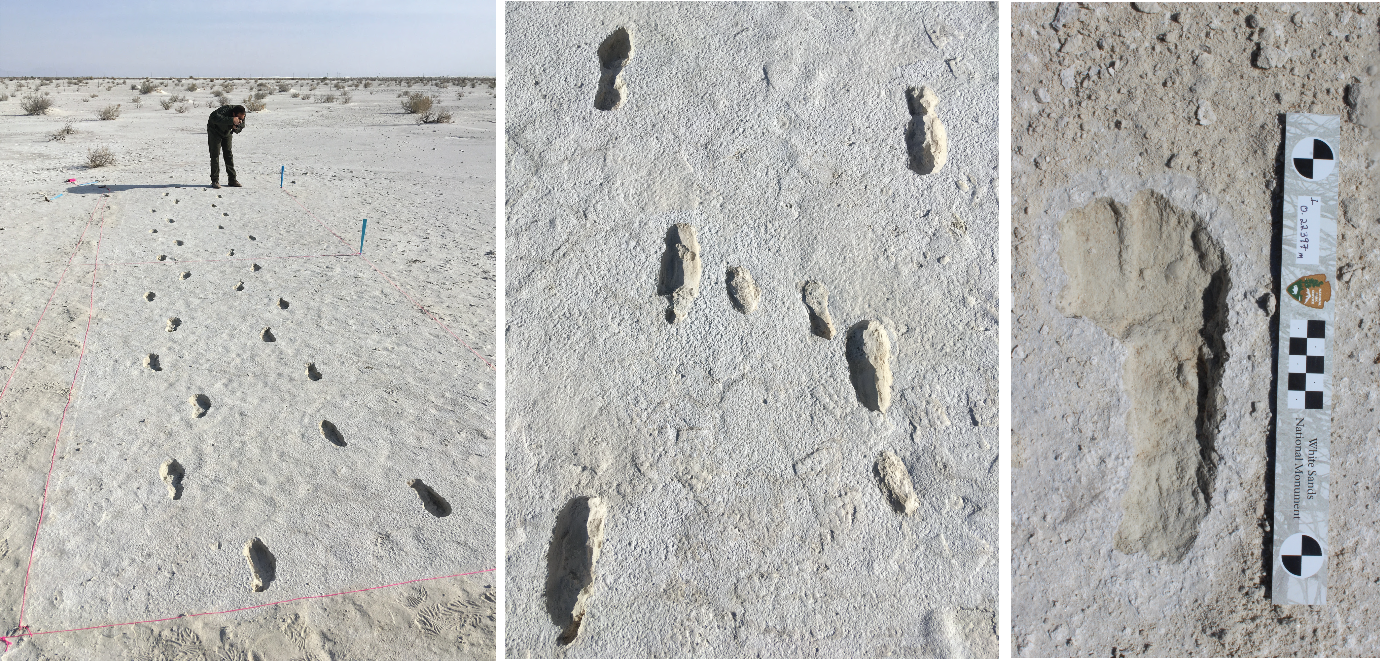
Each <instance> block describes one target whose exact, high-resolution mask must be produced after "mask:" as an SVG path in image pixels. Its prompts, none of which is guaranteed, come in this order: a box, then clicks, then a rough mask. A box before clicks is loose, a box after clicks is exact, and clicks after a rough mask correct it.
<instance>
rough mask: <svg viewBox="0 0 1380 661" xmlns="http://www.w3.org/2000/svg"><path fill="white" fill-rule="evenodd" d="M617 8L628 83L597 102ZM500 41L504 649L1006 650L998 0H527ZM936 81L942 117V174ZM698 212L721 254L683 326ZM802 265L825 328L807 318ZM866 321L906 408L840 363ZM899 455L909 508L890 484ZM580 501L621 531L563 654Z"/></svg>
mask: <svg viewBox="0 0 1380 661" xmlns="http://www.w3.org/2000/svg"><path fill="white" fill-rule="evenodd" d="M618 28H626V29H627V30H628V31H629V33H630V34H631V40H632V51H633V52H632V57H631V58H630V59H629V60H628V62H627V63H626V65H625V66H624V68H623V71H622V76H623V80H622V84H623V87H624V95H623V102H622V105H621V107H618V108H617V109H614V110H608V111H604V110H597V109H595V107H594V102H595V97H596V90H597V89H598V87H599V84H600V76H601V71H600V64H599V62H598V60H597V58H596V52H597V50H598V49H599V47H600V44H601V42H603V41H604V40H605V39H606V37H608V36H610V35H611V34H612V33H613V32H614V31H615V30H617V29H618ZM506 30H507V33H506V39H507V69H506V71H507V75H508V78H507V94H508V95H509V96H508V101H507V109H508V111H507V112H508V116H507V118H506V133H507V135H506V154H505V157H506V159H507V166H506V168H507V191H506V196H507V201H506V204H507V221H506V227H507V230H506V231H507V239H506V240H507V256H508V269H507V277H508V279H507V283H508V284H507V299H506V300H507V306H508V320H507V324H506V331H505V332H506V333H507V336H506V337H507V345H506V346H507V356H508V358H507V359H508V367H507V375H508V383H507V390H506V393H507V395H506V397H507V400H506V401H507V403H508V410H507V412H506V415H507V432H506V452H507V454H506V457H507V464H506V465H507V469H506V470H507V494H506V505H505V509H506V513H507V521H506V535H507V537H506V539H507V542H506V543H507V548H506V549H505V550H504V552H505V553H506V559H507V561H506V571H507V578H506V581H507V583H506V591H505V593H506V599H507V601H506V613H507V619H506V625H505V626H506V640H505V645H506V649H507V654H508V655H509V656H511V657H527V656H533V657H550V656H571V657H582V658H583V657H590V658H594V657H629V656H632V657H660V656H696V657H738V656H771V657H779V656H786V657H797V656H806V657H820V656H823V657H871V656H984V655H991V656H994V655H995V654H996V631H995V630H996V624H995V619H996V609H997V571H998V570H997V567H996V562H995V560H996V554H997V463H996V462H997V460H998V459H997V434H996V426H995V425H996V399H997V353H996V349H997V337H998V333H999V332H1000V329H999V328H998V327H997V308H996V306H997V286H998V283H997V268H996V264H997V258H996V249H997V231H998V220H997V198H996V186H997V185H998V182H997V163H998V158H999V155H998V153H997V141H996V132H997V122H998V116H997V60H996V51H997V32H996V30H997V14H996V9H995V8H994V7H993V6H990V5H984V4H977V3H973V4H962V3H960V4H943V3H915V4H900V3H876V4H858V5H842V4H828V5H824V4H808V3H804V4H795V3H790V4H774V3H762V4H699V3H685V4H670V3H647V4H636V3H558V4H544V3H509V4H508V6H507V27H506ZM931 34H933V37H931V36H930V35H931ZM922 85H923V86H928V87H930V88H932V89H933V90H934V91H935V92H936V93H937V94H938V96H939V98H940V101H939V104H938V107H937V114H938V116H939V118H940V119H941V121H942V122H943V123H944V124H945V126H946V127H947V136H948V160H947V164H946V165H945V166H944V167H943V169H942V170H940V171H938V172H936V173H934V174H930V175H923V176H922V175H920V174H917V173H916V172H914V171H912V170H911V169H909V168H908V156H907V149H906V137H905V135H906V127H907V124H908V122H910V120H911V116H910V113H909V111H908V108H907V101H906V98H905V91H906V89H907V88H908V87H911V86H922ZM677 223H686V224H689V225H691V226H693V227H694V228H695V231H696V237H697V238H696V242H697V243H698V247H699V263H700V266H701V267H702V275H701V279H700V282H699V288H698V297H697V298H695V300H694V301H693V302H692V303H690V305H689V306H688V308H687V310H688V312H687V314H686V316H685V318H684V319H683V320H681V321H679V322H677V323H675V324H671V323H668V321H667V309H668V299H669V298H670V297H668V296H665V295H659V294H658V287H659V285H658V277H659V276H658V273H659V271H660V269H661V264H662V258H663V253H664V252H665V250H666V246H667V233H668V229H670V228H671V227H672V226H673V225H675V224H677ZM687 241H688V239H687ZM738 266H741V267H746V268H747V269H748V270H749V271H750V273H751V275H752V278H753V279H754V281H755V282H756V285H757V287H758V288H760V290H761V301H760V304H759V306H758V308H757V309H756V311H755V312H752V313H750V314H744V313H742V312H739V311H738V310H736V309H735V308H734V306H733V304H732V303H731V301H730V299H729V295H728V293H727V290H726V284H727V283H726V272H727V270H728V269H729V268H731V267H738ZM807 281H819V282H821V283H823V284H824V285H825V286H826V287H827V289H828V291H829V300H828V306H829V310H830V314H831V316H832V319H833V322H834V326H835V328H836V329H837V335H835V337H833V339H830V340H825V339H823V338H821V337H817V336H815V335H812V334H811V330H810V329H811V322H810V318H809V313H808V312H807V309H806V306H805V304H804V302H803V300H802V288H803V287H804V285H805V283H806V282H807ZM869 320H871V321H875V322H877V327H878V328H879V329H884V331H885V333H886V336H887V338H888V342H889V344H890V362H889V367H890V370H891V374H892V379H893V381H894V385H893V388H892V393H893V401H892V403H891V406H890V408H889V409H888V410H887V411H886V412H885V413H883V412H874V411H871V410H869V409H868V408H865V407H864V405H863V404H862V403H861V401H860V399H859V395H858V394H857V393H856V392H855V388H854V385H853V384H852V383H850V366H849V362H848V359H847V357H846V352H845V346H846V345H847V343H848V341H849V340H848V338H849V337H850V336H852V334H853V333H854V332H855V331H856V330H858V329H860V328H862V327H864V326H865V325H866V324H865V322H867V321H869ZM874 338H875V335H874ZM872 346H876V345H875V344H874V345H872ZM886 451H890V452H893V453H895V454H896V455H897V457H898V458H899V459H900V461H901V462H902V463H903V464H904V466H905V468H906V472H908V479H910V480H913V482H914V488H915V491H916V495H917V497H918V507H917V508H916V509H917V511H916V512H915V513H914V514H913V515H910V516H907V515H905V514H903V513H901V512H898V511H896V510H895V509H893V506H892V504H891V503H890V502H888V500H887V496H886V495H885V494H884V493H883V490H882V487H881V484H880V481H879V478H878V476H877V474H876V471H877V469H876V464H877V461H878V459H879V457H880V456H881V455H882V453H883V452H886ZM586 496H598V497H599V498H600V503H601V504H602V505H603V506H604V507H606V508H607V514H606V518H605V519H604V523H603V526H602V530H603V543H602V548H601V550H600V553H599V556H598V559H597V562H596V563H595V566H594V571H593V582H592V583H591V584H590V585H589V588H590V590H589V593H588V597H587V599H586V600H585V601H584V602H583V603H584V606H585V607H586V608H587V611H586V614H585V616H584V619H583V620H581V626H580V628H579V630H578V637H577V638H576V639H575V640H574V642H573V643H571V644H569V645H567V646H560V645H558V644H557V637H558V636H559V635H560V634H561V633H562V629H563V628H564V627H565V623H564V622H562V617H564V619H565V620H569V619H570V615H571V610H570V607H569V604H568V603H567V604H565V605H564V606H562V603H564V602H562V603H557V602H560V601H561V600H560V599H558V598H557V597H558V595H555V594H550V593H548V585H549V579H553V578H557V579H559V578H560V577H561V576H565V575H566V574H565V572H563V571H562V568H561V567H560V565H561V562H562V560H561V558H562V557H564V558H565V559H566V560H565V562H567V564H568V563H569V562H570V561H571V558H573V557H576V556H580V555H581V553H580V547H579V546H578V544H577V545H575V546H573V547H572V546H569V545H565V546H563V544H565V543H564V542H560V541H559V540H560V539H561V538H562V536H563V535H565V533H566V529H564V528H562V527H561V526H563V525H567V524H565V522H563V521H562V522H560V523H558V514H559V513H560V512H562V511H563V510H566V509H567V507H568V504H569V503H571V501H572V500H573V499H576V498H581V497H586ZM588 509H590V508H586V510H588ZM563 548H564V549H565V550H562V549H563ZM562 554H564V556H563V555H562ZM565 569H567V570H569V571H570V574H569V575H570V576H574V577H575V578H576V580H578V577H579V576H580V572H579V567H575V566H567V567H565ZM562 607H564V608H565V612H564V615H562V613H561V612H560V611H561V608H562Z"/></svg>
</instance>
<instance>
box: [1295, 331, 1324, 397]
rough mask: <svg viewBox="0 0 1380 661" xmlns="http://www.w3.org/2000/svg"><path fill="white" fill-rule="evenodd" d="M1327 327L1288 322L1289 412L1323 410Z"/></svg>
mask: <svg viewBox="0 0 1380 661" xmlns="http://www.w3.org/2000/svg"><path fill="white" fill-rule="evenodd" d="M1326 349H1327V323H1326V322H1324V321H1323V320H1321V319H1294V320H1292V321H1290V322H1289V408H1291V409H1320V408H1322V407H1323V367H1324V365H1323V361H1324V357H1323V356H1324V352H1325V351H1326Z"/></svg>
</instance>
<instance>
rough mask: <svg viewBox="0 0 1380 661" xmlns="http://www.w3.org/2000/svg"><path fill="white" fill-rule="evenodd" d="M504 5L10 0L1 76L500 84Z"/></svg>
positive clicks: (466, 0)
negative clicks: (491, 80)
mask: <svg viewBox="0 0 1380 661" xmlns="http://www.w3.org/2000/svg"><path fill="white" fill-rule="evenodd" d="M496 21H497V19H496V4H495V2H494V0H373V1H358V0H346V1H342V2H327V1H324V0H277V1H274V0H245V1H240V2H228V1H227V2H211V1H208V0H201V1H191V2H187V1H174V0H133V1H129V2H125V1H121V0H108V1H106V2H91V1H89V0H76V1H72V2H52V1H50V0H0V76H118V77H144V76H152V77H159V78H166V77H186V76H197V77H199V78H212V77H216V78H223V77H231V76H233V77H249V76H254V77H268V76H294V77H309V76H311V77H320V76H335V75H337V74H338V75H341V76H441V75H448V76H493V75H494V74H495V71H496V66H497V64H496V59H495V40H496V38H495V25H496Z"/></svg>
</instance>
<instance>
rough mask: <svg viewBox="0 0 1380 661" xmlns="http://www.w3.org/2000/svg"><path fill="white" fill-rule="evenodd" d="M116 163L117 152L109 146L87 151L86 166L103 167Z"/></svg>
mask: <svg viewBox="0 0 1380 661" xmlns="http://www.w3.org/2000/svg"><path fill="white" fill-rule="evenodd" d="M114 164H115V154H114V152H111V151H110V148H109V147H97V148H95V149H92V150H89V151H87V152H86V167H88V168H101V167H105V166H107V165H114Z"/></svg>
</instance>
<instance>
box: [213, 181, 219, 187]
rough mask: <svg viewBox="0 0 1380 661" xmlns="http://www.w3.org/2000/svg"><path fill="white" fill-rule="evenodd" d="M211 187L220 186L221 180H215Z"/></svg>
mask: <svg viewBox="0 0 1380 661" xmlns="http://www.w3.org/2000/svg"><path fill="white" fill-rule="evenodd" d="M211 188H220V182H219V181H213V182H211Z"/></svg>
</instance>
